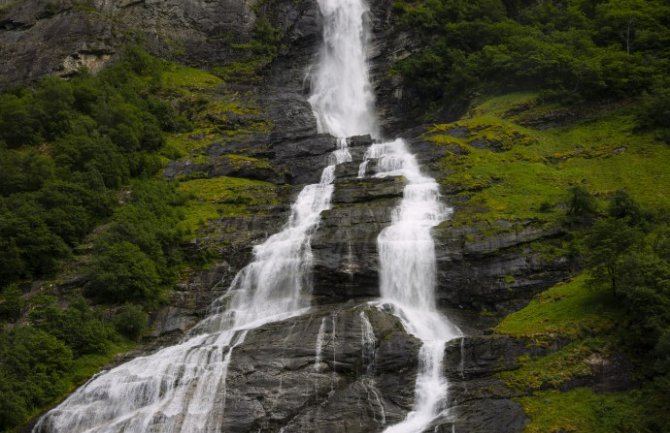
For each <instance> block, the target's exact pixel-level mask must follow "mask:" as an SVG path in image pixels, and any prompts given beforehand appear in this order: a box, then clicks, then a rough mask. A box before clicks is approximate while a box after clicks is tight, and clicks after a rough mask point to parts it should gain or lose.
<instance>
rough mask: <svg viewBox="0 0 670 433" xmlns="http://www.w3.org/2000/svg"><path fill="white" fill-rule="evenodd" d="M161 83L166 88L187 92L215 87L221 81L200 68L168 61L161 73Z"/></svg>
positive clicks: (220, 83) (221, 82)
mask: <svg viewBox="0 0 670 433" xmlns="http://www.w3.org/2000/svg"><path fill="white" fill-rule="evenodd" d="M161 84H162V86H163V87H164V88H166V89H169V90H173V91H177V92H181V93H185V94H189V93H191V92H192V91H201V90H205V89H213V88H216V87H218V86H220V85H222V84H223V81H222V80H221V78H219V77H217V76H216V75H213V74H210V73H209V72H206V71H203V70H202V69H196V68H189V67H187V66H181V65H177V64H174V63H168V64H166V67H165V70H164V71H163V73H162V74H161Z"/></svg>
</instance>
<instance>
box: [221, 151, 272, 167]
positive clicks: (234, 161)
mask: <svg viewBox="0 0 670 433" xmlns="http://www.w3.org/2000/svg"><path fill="white" fill-rule="evenodd" d="M226 159H227V160H228V162H230V164H231V165H232V166H233V167H235V168H242V167H252V168H255V169H271V168H272V165H271V164H270V161H268V160H267V159H260V158H252V157H250V156H244V155H233V154H231V155H226Z"/></svg>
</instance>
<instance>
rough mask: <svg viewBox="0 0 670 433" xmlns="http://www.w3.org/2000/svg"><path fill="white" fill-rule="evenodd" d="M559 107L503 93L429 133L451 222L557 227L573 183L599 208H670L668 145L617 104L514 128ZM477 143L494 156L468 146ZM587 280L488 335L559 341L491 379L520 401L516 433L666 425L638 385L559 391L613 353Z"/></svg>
mask: <svg viewBox="0 0 670 433" xmlns="http://www.w3.org/2000/svg"><path fill="white" fill-rule="evenodd" d="M562 110H564V109H563V108H562V107H560V106H556V105H549V104H542V103H539V102H537V97H536V95H534V94H528V93H520V94H509V95H504V96H500V97H496V98H492V99H489V100H486V101H484V102H483V103H481V104H479V105H478V106H476V107H475V108H474V109H473V110H471V112H470V113H469V115H468V116H466V117H465V118H464V119H462V120H460V121H458V122H455V123H451V124H440V125H435V126H434V128H433V129H432V131H430V133H429V134H428V137H430V138H429V139H430V140H431V141H433V142H435V143H437V144H440V145H443V146H444V148H445V150H447V155H446V156H445V157H444V158H443V160H442V169H443V170H442V172H443V173H445V176H444V177H443V178H442V179H441V182H442V183H443V185H445V187H447V188H449V189H450V190H452V191H453V190H455V191H457V194H456V195H455V197H454V198H452V200H454V202H455V203H458V212H456V213H455V214H454V220H453V221H452V222H451V224H455V225H468V224H472V223H473V222H475V221H489V222H494V221H497V220H501V219H504V220H508V221H521V220H528V219H531V220H534V221H536V223H537V224H542V225H548V226H553V225H558V224H560V221H561V218H562V217H563V215H564V214H565V209H564V205H563V204H562V203H563V202H564V201H565V199H566V197H567V190H568V188H569V187H570V186H571V185H575V184H579V185H582V186H583V187H585V188H586V189H588V190H589V191H591V192H592V193H594V194H595V195H596V197H598V198H599V199H600V200H601V201H603V202H604V201H605V200H606V199H607V196H608V195H609V194H610V193H612V192H614V191H616V190H619V189H625V190H626V191H627V192H628V193H629V194H630V195H631V196H632V197H634V199H635V200H636V201H638V202H639V203H640V204H641V205H642V206H643V207H644V208H647V209H657V210H658V209H670V195H668V194H667V191H670V171H668V169H667V168H668V167H670V147H668V146H667V145H664V144H662V143H659V142H656V141H655V140H654V138H653V135H651V134H641V133H637V132H635V131H634V126H633V120H634V119H633V116H632V114H631V110H630V109H629V108H628V107H627V106H626V105H621V106H616V107H609V108H607V109H602V108H601V109H591V110H587V111H585V112H583V113H578V115H577V116H576V118H577V119H585V120H578V121H574V122H571V123H569V124H567V125H565V126H560V127H554V128H549V129H545V130H535V129H531V128H528V127H524V126H522V125H521V124H520V123H523V122H524V121H528V120H532V119H533V118H537V117H538V116H542V115H546V114H547V113H556V112H561V111H562ZM458 126H461V127H465V128H467V129H468V130H469V135H468V136H467V137H466V138H464V139H459V138H454V137H452V136H450V135H449V133H447V131H450V130H453V128H455V127H458ZM478 139H483V140H485V141H488V142H489V143H495V146H496V147H497V148H498V149H503V151H500V152H493V151H491V150H489V149H486V148H475V147H473V145H472V144H473V142H475V144H477V143H476V140H478ZM587 278H588V277H587V276H586V275H583V274H582V275H576V276H575V277H574V278H573V279H572V280H570V281H568V282H565V283H561V284H559V285H557V286H555V287H552V288H550V289H549V290H547V291H546V292H544V293H540V294H538V295H537V296H536V297H535V298H534V299H533V300H532V301H531V302H530V303H529V304H528V305H527V306H526V307H525V308H523V309H522V310H520V311H518V312H515V313H513V314H510V315H509V316H507V317H506V318H504V319H503V320H502V322H501V323H500V324H499V325H498V326H497V329H496V331H497V332H498V333H502V334H508V335H512V336H523V337H530V338H532V339H534V340H535V341H536V344H541V345H542V344H548V343H550V342H552V341H556V340H557V339H563V340H565V339H567V340H569V341H570V343H569V344H567V345H566V346H565V347H563V348H562V349H561V350H559V351H558V352H555V353H552V354H551V355H548V356H545V357H537V358H531V357H522V358H521V359H520V360H519V361H520V364H521V368H519V369H518V370H516V371H512V372H505V373H502V374H501V375H500V376H501V378H502V379H503V380H504V381H505V382H506V383H507V384H508V385H509V386H510V387H512V388H514V389H517V390H518V391H519V392H520V393H521V394H522V395H523V394H526V395H527V396H526V397H522V398H519V399H518V401H519V402H520V403H521V404H522V405H523V407H524V410H525V411H526V413H527V414H528V416H529V417H530V419H531V422H530V423H529V424H528V425H527V427H526V431H527V432H529V433H540V432H542V433H544V432H584V433H586V432H589V433H600V432H602V433H606V432H607V433H609V432H616V431H621V432H625V431H626V432H627V431H637V430H636V429H635V428H633V426H637V425H639V424H640V423H641V421H643V420H645V418H649V417H650V416H652V417H654V418H657V419H659V420H661V421H660V424H661V425H666V426H667V425H670V420H668V419H667V418H668V414H667V413H666V412H667V411H665V410H664V409H663V407H662V404H659V403H658V402H661V401H663V400H662V399H661V398H660V397H662V396H660V395H659V394H658V391H657V390H656V389H654V388H653V387H651V386H648V385H647V386H644V387H643V388H641V389H636V390H631V391H626V392H616V393H596V392H594V391H593V390H592V389H590V388H585V387H578V388H573V389H570V390H569V391H566V392H561V389H565V386H566V385H567V384H568V383H569V382H570V381H572V380H574V379H576V378H579V377H585V376H588V375H589V374H590V372H591V363H593V362H597V361H598V360H599V359H603V358H605V357H607V356H608V355H610V354H612V353H613V352H615V351H616V350H617V345H616V335H615V325H616V323H617V320H618V319H619V318H620V317H621V314H620V312H619V311H617V308H616V307H615V306H614V305H615V304H614V303H613V302H611V299H610V295H609V293H605V292H598V291H594V290H593V289H591V288H589V287H587V284H586V281H587ZM666 422H667V423H666ZM658 431H663V429H662V428H661V429H660V430H658Z"/></svg>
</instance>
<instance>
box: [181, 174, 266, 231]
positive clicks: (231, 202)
mask: <svg viewBox="0 0 670 433" xmlns="http://www.w3.org/2000/svg"><path fill="white" fill-rule="evenodd" d="M178 190H179V191H181V192H185V193H187V194H189V195H190V197H191V198H190V200H189V201H188V202H187V203H186V205H185V207H184V214H185V219H184V220H183V221H182V222H181V223H180V224H181V228H183V229H187V230H190V231H191V232H193V233H195V232H196V231H197V229H198V228H199V227H201V226H203V225H204V224H206V222H207V221H208V220H212V219H216V218H221V217H241V216H250V215H251V214H252V209H253V210H256V209H257V208H260V207H263V206H272V205H277V204H278V199H277V195H276V186H275V185H274V184H272V183H269V182H263V181H259V180H251V179H243V178H236V177H217V178H211V179H195V180H189V181H185V182H181V183H180V184H179V187H178Z"/></svg>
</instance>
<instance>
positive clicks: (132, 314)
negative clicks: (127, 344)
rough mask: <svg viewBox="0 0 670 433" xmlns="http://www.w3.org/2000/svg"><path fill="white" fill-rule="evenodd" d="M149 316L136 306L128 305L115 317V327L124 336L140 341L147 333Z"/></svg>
mask: <svg viewBox="0 0 670 433" xmlns="http://www.w3.org/2000/svg"><path fill="white" fill-rule="evenodd" d="M148 321H149V316H148V315H147V313H145V312H144V310H143V309H142V308H141V307H139V306H137V305H134V304H130V303H127V304H125V305H124V306H123V307H121V310H120V311H119V313H118V314H117V315H116V316H115V317H114V327H115V328H116V330H117V331H118V332H119V333H120V334H121V335H123V336H125V337H127V338H129V339H131V340H133V341H138V340H139V339H140V338H141V337H142V335H143V334H144V333H145V332H146V329H147V323H148Z"/></svg>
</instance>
